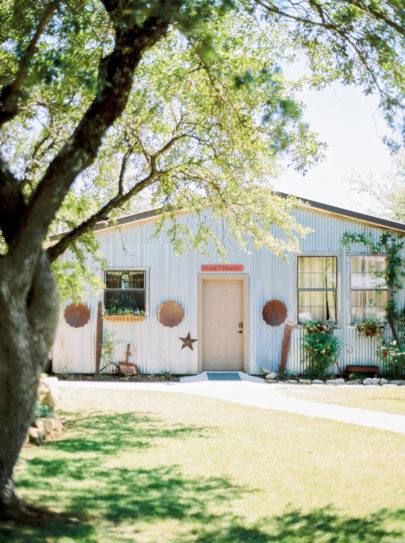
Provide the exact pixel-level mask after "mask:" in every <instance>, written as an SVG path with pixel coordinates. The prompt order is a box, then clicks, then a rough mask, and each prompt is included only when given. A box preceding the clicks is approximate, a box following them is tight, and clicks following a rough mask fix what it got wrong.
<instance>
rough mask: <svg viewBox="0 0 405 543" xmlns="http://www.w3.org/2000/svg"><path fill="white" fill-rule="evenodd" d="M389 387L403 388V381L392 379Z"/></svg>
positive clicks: (404, 382) (404, 383)
mask: <svg viewBox="0 0 405 543" xmlns="http://www.w3.org/2000/svg"><path fill="white" fill-rule="evenodd" d="M391 385H398V386H404V385H405V381H404V380H403V379H394V380H393V381H391Z"/></svg>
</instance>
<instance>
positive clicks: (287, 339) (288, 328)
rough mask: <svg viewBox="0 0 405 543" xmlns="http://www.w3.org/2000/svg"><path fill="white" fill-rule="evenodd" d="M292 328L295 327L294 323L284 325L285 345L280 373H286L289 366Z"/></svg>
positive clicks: (282, 347)
mask: <svg viewBox="0 0 405 543" xmlns="http://www.w3.org/2000/svg"><path fill="white" fill-rule="evenodd" d="M292 327H293V323H292V322H286V323H285V325H284V335H283V343H282V345H281V356H280V366H279V368H278V371H279V372H280V373H284V371H285V367H286V364H287V358H288V353H289V350H290V343H291V332H292Z"/></svg>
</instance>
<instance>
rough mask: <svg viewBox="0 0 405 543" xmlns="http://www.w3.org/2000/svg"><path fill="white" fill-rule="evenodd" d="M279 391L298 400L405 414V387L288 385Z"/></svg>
mask: <svg viewBox="0 0 405 543" xmlns="http://www.w3.org/2000/svg"><path fill="white" fill-rule="evenodd" d="M278 391H279V392H281V393H282V394H285V395H287V396H291V397H293V398H296V399H297V400H310V401H313V402H323V403H332V404H337V405H345V406H347V407H358V408H360V409H370V410H371V411H382V412H383V413H393V414H397V415H405V387H403V386H399V387H382V386H380V387H375V386H371V387H367V386H351V387H347V386H344V387H343V386H328V387H324V386H323V387H315V386H299V387H297V386H288V385H285V386H283V387H282V388H279V389H278Z"/></svg>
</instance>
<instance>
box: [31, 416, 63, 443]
mask: <svg viewBox="0 0 405 543" xmlns="http://www.w3.org/2000/svg"><path fill="white" fill-rule="evenodd" d="M62 431H63V425H62V422H61V421H60V419H59V417H58V416H57V415H56V414H55V413H54V414H53V415H52V416H51V417H41V418H39V419H37V420H36V421H35V422H34V424H33V426H31V427H30V429H29V430H28V439H29V441H30V443H34V444H35V445H42V443H45V441H49V440H50V439H52V438H54V437H56V436H57V435H59V434H60V433H62Z"/></svg>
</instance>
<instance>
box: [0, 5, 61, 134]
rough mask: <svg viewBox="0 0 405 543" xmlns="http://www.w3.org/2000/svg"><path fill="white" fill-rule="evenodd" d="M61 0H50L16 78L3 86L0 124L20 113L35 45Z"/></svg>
mask: <svg viewBox="0 0 405 543" xmlns="http://www.w3.org/2000/svg"><path fill="white" fill-rule="evenodd" d="M59 3H60V2H59V0H56V1H54V2H50V3H49V4H48V5H47V7H46V10H45V13H44V15H43V17H42V19H41V20H40V22H39V25H38V28H37V30H36V32H35V34H34V36H33V37H32V39H31V41H30V43H29V45H28V47H27V49H26V51H25V53H24V56H23V58H22V60H21V62H20V66H19V68H18V71H17V74H16V76H15V79H14V81H13V83H11V85H7V86H5V87H3V89H2V91H1V94H0V126H2V125H3V124H4V123H6V122H7V121H10V120H11V119H12V118H13V117H15V116H16V115H17V113H18V97H19V91H20V88H21V86H22V85H23V83H24V80H25V78H26V77H27V72H28V67H29V64H30V62H31V60H32V57H33V56H34V52H35V47H36V45H37V43H38V40H39V38H40V37H41V34H42V33H43V32H44V30H45V27H46V25H47V24H48V23H49V21H50V19H51V17H52V15H53V14H54V12H55V10H56V8H57V7H58V5H59Z"/></svg>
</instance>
